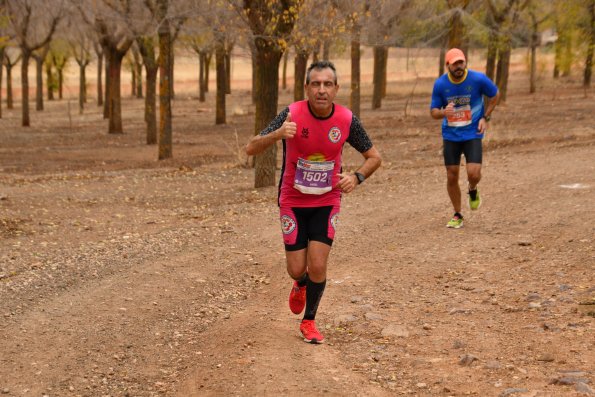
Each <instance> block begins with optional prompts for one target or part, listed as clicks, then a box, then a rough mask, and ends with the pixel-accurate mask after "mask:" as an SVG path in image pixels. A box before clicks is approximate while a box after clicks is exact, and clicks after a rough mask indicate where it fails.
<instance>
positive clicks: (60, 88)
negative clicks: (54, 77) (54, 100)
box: [58, 65, 65, 99]
mask: <svg viewBox="0 0 595 397" xmlns="http://www.w3.org/2000/svg"><path fill="white" fill-rule="evenodd" d="M64 66H65V65H62V66H61V67H60V68H59V69H58V98H59V99H62V98H64V95H63V93H64Z"/></svg>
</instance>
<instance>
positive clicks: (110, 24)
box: [78, 0, 134, 134]
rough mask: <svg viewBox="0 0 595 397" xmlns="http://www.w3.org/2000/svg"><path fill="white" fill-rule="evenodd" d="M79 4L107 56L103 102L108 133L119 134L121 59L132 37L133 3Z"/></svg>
mask: <svg viewBox="0 0 595 397" xmlns="http://www.w3.org/2000/svg"><path fill="white" fill-rule="evenodd" d="M78 6H79V11H80V12H81V15H82V17H83V19H84V20H85V21H86V22H87V23H88V24H90V25H92V26H94V29H95V32H96V34H97V37H98V39H99V43H100V44H101V46H102V48H103V52H104V54H105V57H106V62H107V65H106V69H107V72H106V85H105V90H106V101H105V104H104V105H105V110H106V111H105V113H107V118H108V119H109V123H108V133H109V134H122V133H124V129H123V126H122V95H121V80H120V79H121V73H122V60H123V58H124V56H125V55H126V52H128V49H129V48H130V46H131V45H132V42H133V40H134V36H133V34H132V32H131V30H130V27H129V26H128V22H127V21H128V20H130V18H129V17H130V15H131V13H132V5H131V3H130V1H128V0H116V1H108V0H102V1H101V2H98V1H95V2H92V3H89V4H85V3H79V4H78ZM105 113H104V116H105V115H106V114H105Z"/></svg>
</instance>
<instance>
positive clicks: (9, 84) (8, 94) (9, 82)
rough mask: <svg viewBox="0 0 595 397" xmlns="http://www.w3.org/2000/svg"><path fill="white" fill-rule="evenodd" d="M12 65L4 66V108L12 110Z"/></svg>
mask: <svg viewBox="0 0 595 397" xmlns="http://www.w3.org/2000/svg"><path fill="white" fill-rule="evenodd" d="M13 66H14V65H10V66H9V65H8V63H7V64H6V108H7V109H13V107H14V103H13V96H12V67H13Z"/></svg>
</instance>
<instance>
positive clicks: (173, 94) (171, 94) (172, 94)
mask: <svg viewBox="0 0 595 397" xmlns="http://www.w3.org/2000/svg"><path fill="white" fill-rule="evenodd" d="M173 42H174V40H173V37H172V36H171V33H170V35H169V48H170V54H169V97H170V99H174V98H175V97H176V90H175V87H174V82H175V80H174V62H175V54H174V46H173Z"/></svg>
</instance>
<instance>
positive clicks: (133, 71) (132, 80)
mask: <svg viewBox="0 0 595 397" xmlns="http://www.w3.org/2000/svg"><path fill="white" fill-rule="evenodd" d="M130 96H131V97H133V98H134V97H135V96H136V67H135V66H134V64H133V63H132V62H131V63H130Z"/></svg>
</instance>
